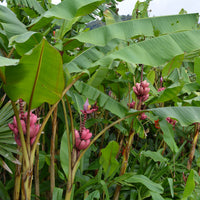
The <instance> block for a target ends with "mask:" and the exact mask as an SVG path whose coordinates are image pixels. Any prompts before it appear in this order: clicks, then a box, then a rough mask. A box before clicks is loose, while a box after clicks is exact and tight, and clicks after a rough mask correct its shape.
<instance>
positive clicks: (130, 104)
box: [127, 101, 135, 108]
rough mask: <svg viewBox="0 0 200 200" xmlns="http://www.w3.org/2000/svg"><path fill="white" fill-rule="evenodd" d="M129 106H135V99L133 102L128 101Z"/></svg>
mask: <svg viewBox="0 0 200 200" xmlns="http://www.w3.org/2000/svg"><path fill="white" fill-rule="evenodd" d="M127 106H128V107H129V108H135V101H132V102H131V103H127Z"/></svg>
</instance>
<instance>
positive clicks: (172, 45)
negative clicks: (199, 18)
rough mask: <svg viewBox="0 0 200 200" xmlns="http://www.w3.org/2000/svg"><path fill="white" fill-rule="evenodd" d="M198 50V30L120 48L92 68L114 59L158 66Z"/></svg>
mask: <svg viewBox="0 0 200 200" xmlns="http://www.w3.org/2000/svg"><path fill="white" fill-rule="evenodd" d="M199 49H200V30H192V31H184V32H178V33H172V34H169V35H163V36H160V37H156V38H153V39H150V40H145V41H143V42H139V43H137V44H133V45H130V46H127V47H125V48H121V49H120V50H118V51H115V52H114V53H111V54H109V55H107V56H105V57H103V58H102V59H100V60H98V61H97V62H95V63H94V64H93V66H97V65H101V66H107V65H108V63H110V62H112V61H113V60H114V59H121V60H123V61H126V62H129V63H133V64H141V63H143V64H145V65H150V66H159V65H162V64H165V63H166V62H169V61H170V60H171V59H172V58H174V57H175V56H178V55H182V54H184V53H190V52H193V51H196V50H199Z"/></svg>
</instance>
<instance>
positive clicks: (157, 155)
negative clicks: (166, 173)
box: [141, 150, 168, 162]
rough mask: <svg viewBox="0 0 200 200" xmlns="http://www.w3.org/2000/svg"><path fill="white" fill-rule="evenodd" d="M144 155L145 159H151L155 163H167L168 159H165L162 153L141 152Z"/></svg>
mask: <svg viewBox="0 0 200 200" xmlns="http://www.w3.org/2000/svg"><path fill="white" fill-rule="evenodd" d="M141 154H142V155H144V156H145V157H149V158H151V159H153V160H154V161H155V162H167V161H168V160H167V158H164V157H163V156H162V155H161V153H159V152H154V151H149V150H148V151H142V152H141Z"/></svg>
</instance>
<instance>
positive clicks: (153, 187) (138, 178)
mask: <svg viewBox="0 0 200 200" xmlns="http://www.w3.org/2000/svg"><path fill="white" fill-rule="evenodd" d="M125 181H126V182H127V183H141V184H143V185H145V186H146V187H147V188H148V189H149V190H150V191H153V192H156V193H159V194H161V193H163V191H164V189H163V187H162V186H161V184H159V183H155V182H153V181H151V180H150V179H149V178H147V177H146V176H144V175H133V176H132V177H130V178H128V179H127V180H125Z"/></svg>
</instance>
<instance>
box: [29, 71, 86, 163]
mask: <svg viewBox="0 0 200 200" xmlns="http://www.w3.org/2000/svg"><path fill="white" fill-rule="evenodd" d="M82 75H83V73H81V74H80V75H79V76H77V77H76V78H75V79H74V80H73V81H72V82H71V83H70V84H69V85H68V86H67V87H66V88H65V90H64V91H63V93H62V95H61V98H60V99H59V100H58V101H57V102H56V103H55V104H54V105H53V106H52V107H51V109H50V110H49V112H48V113H47V115H46V117H45V118H44V120H43V123H42V125H41V127H40V130H39V132H38V134H37V137H36V139H35V142H34V143H33V146H32V151H31V159H30V160H31V163H32V164H33V162H34V156H35V150H36V146H37V143H38V142H39V139H40V136H41V134H42V131H43V130H44V127H45V125H46V123H47V121H48V119H49V117H50V116H51V114H52V112H53V111H54V109H55V108H56V107H57V105H58V103H59V102H60V100H61V99H62V98H63V96H64V95H65V94H66V93H67V91H68V90H69V89H70V88H71V87H72V86H73V85H74V83H76V81H78V79H79V78H81V76H82Z"/></svg>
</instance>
